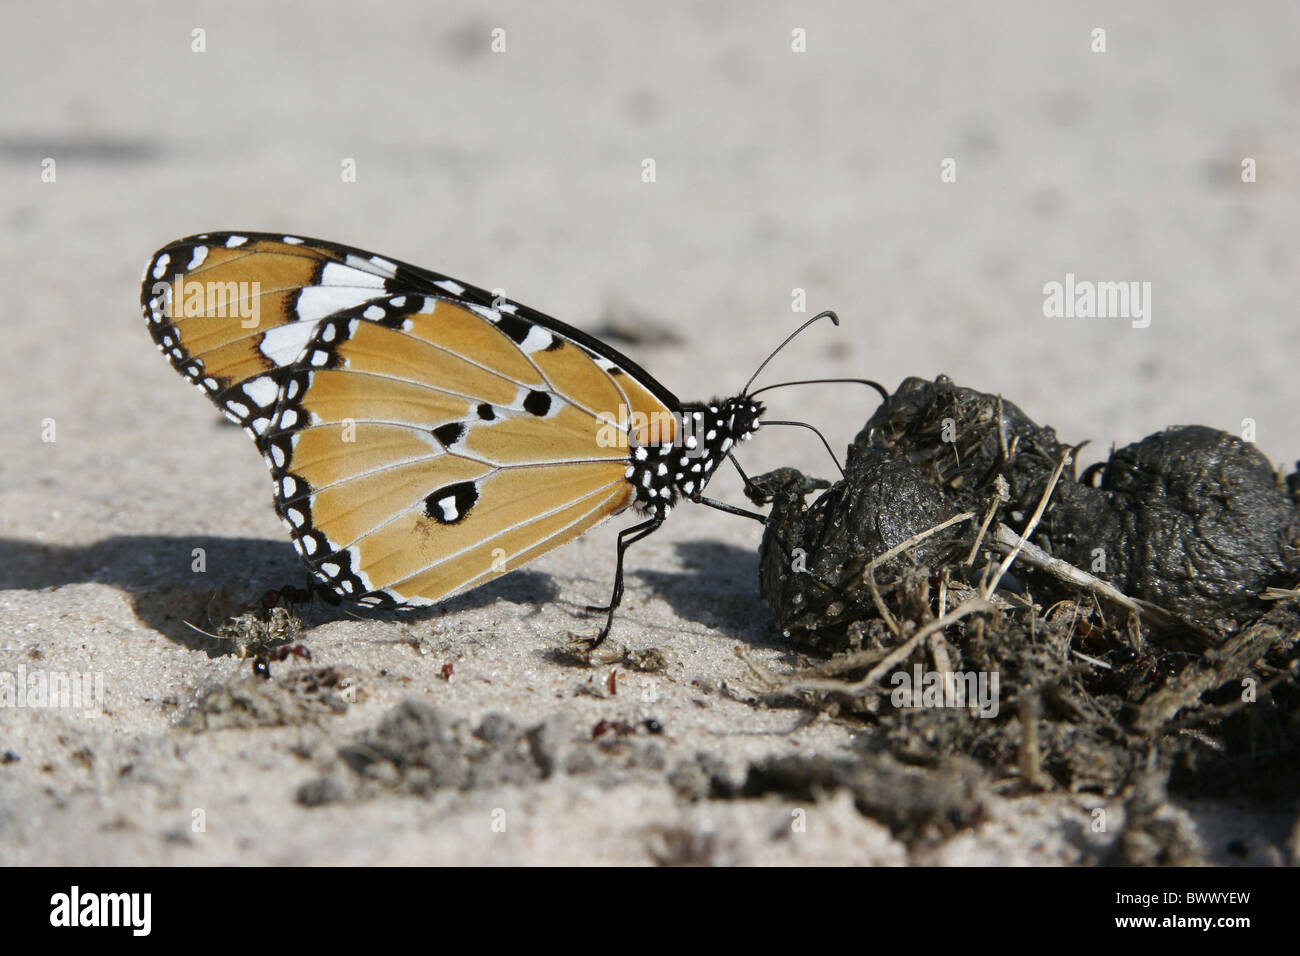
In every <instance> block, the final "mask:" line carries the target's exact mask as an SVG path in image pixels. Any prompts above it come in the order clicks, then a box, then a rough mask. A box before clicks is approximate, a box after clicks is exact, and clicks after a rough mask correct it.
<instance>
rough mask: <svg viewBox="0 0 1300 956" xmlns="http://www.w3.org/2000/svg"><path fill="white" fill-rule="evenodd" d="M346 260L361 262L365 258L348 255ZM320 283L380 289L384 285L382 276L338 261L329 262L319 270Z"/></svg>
mask: <svg viewBox="0 0 1300 956" xmlns="http://www.w3.org/2000/svg"><path fill="white" fill-rule="evenodd" d="M348 261H350V262H351V261H355V262H358V263H362V262H364V261H365V260H363V259H357V257H356V256H348ZM320 282H321V285H342V286H361V287H362V288H367V289H382V288H383V287H384V277H383V276H377V275H375V274H374V273H373V272H366V271H365V270H364V269H357V268H353V267H352V266H345V265H343V264H342V263H340V262H331V263H329V264H328V265H327V266H325V268H324V269H323V270H322V271H321V279H320Z"/></svg>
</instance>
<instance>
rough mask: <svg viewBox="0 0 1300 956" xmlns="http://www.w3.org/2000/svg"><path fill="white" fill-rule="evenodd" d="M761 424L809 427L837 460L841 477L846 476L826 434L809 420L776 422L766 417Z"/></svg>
mask: <svg viewBox="0 0 1300 956" xmlns="http://www.w3.org/2000/svg"><path fill="white" fill-rule="evenodd" d="M759 424H760V425H762V426H764V427H766V426H768V425H794V426H797V427H798V428H806V429H808V430H809V431H810V432H812V433H813V434H814V435H816V436H817V437H818V438H820V439H821V440H822V446H823V447H824V448H825V449H826V454H828V455H830V456H831V461H833V462H835V467H836V468H839V471H840V477H841V478H843V477H844V469H843V468H840V460H839V459H838V458H836V457H835V452H833V451H831V443H830V442H828V441H827V440H826V436H825V435H823V434H822V433H821V432H820V431H818V430H817V428H816V427H815V426H813V425H809V424H808V423H807V422H775V421H768V420H767V419H766V418H765V419H763V420H762V421H761V422H759Z"/></svg>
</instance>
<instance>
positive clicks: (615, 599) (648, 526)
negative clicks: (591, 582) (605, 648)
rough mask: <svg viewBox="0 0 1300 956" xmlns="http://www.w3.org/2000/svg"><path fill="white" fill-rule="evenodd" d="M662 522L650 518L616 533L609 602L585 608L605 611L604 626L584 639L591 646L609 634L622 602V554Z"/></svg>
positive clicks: (656, 528)
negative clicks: (615, 552) (612, 586)
mask: <svg viewBox="0 0 1300 956" xmlns="http://www.w3.org/2000/svg"><path fill="white" fill-rule="evenodd" d="M663 523H664V519H663V518H651V519H650V520H649V521H643V522H641V523H640V524H634V525H632V527H630V528H624V529H623V530H622V531H620V532H619V533H618V560H617V561H616V562H615V565H614V593H613V594H612V595H611V596H610V600H609V603H608V604H606V605H603V606H598V605H588V607H587V610H588V611H593V612H597V613H605V614H607V615H608V617H606V618H605V626H604V627H602V628H601V629H600V633H599V634H598V635H596V637H594V638H591V639H588V640H587V641H584V643H587V644H589V645H590V646H591V647H593V648H595V647H599V646H600V644H601V642H602V641H604V640H605V638H607V637H608V636H609V631H610V628H612V627H613V626H614V612H615V611H616V610H618V606H619V604H621V603H622V602H623V554H624V552H626V551H627V549H628V548H630V547H631V546H632V545H634V544H636V542H638V541H640V540H641V539H642V538H644V537H646V536H647V535H650V534H654V532H656V531H658V530H659V526H660V525H661V524H663Z"/></svg>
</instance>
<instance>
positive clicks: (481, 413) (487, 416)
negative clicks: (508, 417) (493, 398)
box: [478, 402, 497, 422]
mask: <svg viewBox="0 0 1300 956" xmlns="http://www.w3.org/2000/svg"><path fill="white" fill-rule="evenodd" d="M478 417H479V418H481V419H483V421H485V422H490V421H492V420H493V419H494V418H496V417H497V413H496V409H494V408H493V407H492V406H491V405H489V404H488V403H487V402H484V403H483V404H482V405H480V406H479V407H478Z"/></svg>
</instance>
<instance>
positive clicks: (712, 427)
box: [140, 232, 838, 646]
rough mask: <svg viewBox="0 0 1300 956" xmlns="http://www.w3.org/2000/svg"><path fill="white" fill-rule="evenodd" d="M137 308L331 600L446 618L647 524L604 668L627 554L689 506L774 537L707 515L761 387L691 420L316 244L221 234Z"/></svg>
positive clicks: (632, 386) (618, 573)
mask: <svg viewBox="0 0 1300 956" xmlns="http://www.w3.org/2000/svg"><path fill="white" fill-rule="evenodd" d="M140 303H141V307H142V309H143V312H144V317H145V321H146V322H147V324H148V328H149V331H150V333H151V334H152V336H153V340H154V342H155V343H156V344H157V346H158V349H159V350H160V351H161V352H162V353H163V354H164V355H165V356H166V357H167V358H168V359H169V360H170V362H171V364H172V367H173V368H175V369H176V371H178V372H179V373H180V374H181V375H183V376H184V377H185V378H186V379H188V380H189V381H190V382H191V383H192V384H194V385H195V386H196V387H197V388H198V389H199V390H200V391H201V392H203V394H205V395H206V396H207V397H208V398H209V399H210V400H211V401H212V402H213V403H214V404H215V405H216V406H217V407H218V408H219V409H220V410H221V411H222V413H223V414H225V415H226V417H227V418H229V419H230V420H231V421H233V422H236V423H237V424H239V425H240V426H242V427H243V428H244V430H245V431H246V432H247V433H248V434H249V436H250V437H251V438H252V439H253V441H254V442H255V443H256V445H257V449H258V451H259V452H260V453H261V455H262V457H263V459H264V460H265V462H266V465H267V467H268V468H269V469H270V472H271V478H272V480H273V483H274V501H275V510H276V513H277V514H278V515H279V517H280V519H281V520H282V521H283V523H284V526H285V527H286V528H287V529H288V532H289V535H290V537H291V539H292V541H293V546H294V548H295V549H296V550H297V552H298V555H299V556H300V558H301V559H302V561H303V563H304V564H305V565H306V566H307V568H308V569H309V570H310V571H311V573H312V575H313V576H314V578H315V581H316V582H317V587H318V588H320V589H323V590H324V591H325V592H326V594H327V595H330V594H332V595H333V596H335V597H337V598H341V599H345V600H348V601H352V602H356V603H359V604H362V605H368V606H371V607H378V608H400V607H411V606H419V605H428V604H434V603H436V602H439V601H442V600H443V599H445V598H448V597H450V596H452V595H454V594H458V593H460V592H462V591H466V590H469V589H471V588H474V587H477V586H479V585H481V584H484V583H486V582H488V581H490V580H493V579H494V578H496V577H498V576H499V575H500V574H503V573H505V572H507V571H512V570H515V569H517V568H519V567H522V566H523V565H525V564H527V563H528V562H530V561H532V560H534V559H535V558H538V557H540V556H541V555H543V554H546V553H547V552H549V551H551V550H552V549H554V548H557V547H559V546H560V545H562V544H564V543H565V542H567V541H570V540H572V539H574V538H576V537H577V536H579V535H580V534H582V533H584V532H585V531H587V530H588V529H590V528H592V527H594V526H595V525H597V524H599V523H601V522H603V521H604V520H606V519H608V518H610V517H612V516H614V515H617V514H620V513H621V512H623V511H625V510H628V509H629V508H630V509H632V510H633V511H634V512H635V513H636V514H638V515H639V516H640V517H641V519H642V520H641V521H640V522H638V523H637V524H634V525H631V526H629V527H627V528H624V529H622V530H621V531H620V532H619V534H618V556H617V561H616V565H615V578H614V589H613V593H612V595H611V597H610V601H609V603H608V604H606V605H600V606H592V607H590V608H588V610H590V611H596V612H602V613H605V614H606V615H607V617H606V620H605V623H604V627H603V628H602V629H601V631H600V633H599V635H598V636H597V637H596V638H594V639H593V640H591V641H590V642H589V643H590V644H591V645H592V646H595V645H597V644H599V643H600V642H601V641H603V640H604V639H605V637H606V636H607V635H608V634H609V631H610V628H611V627H612V624H613V619H614V611H615V609H616V608H617V607H618V606H619V603H620V602H621V600H622V597H623V556H624V553H625V552H626V551H627V549H628V548H629V547H630V546H631V545H632V544H634V543H635V542H637V541H640V540H642V539H643V538H645V537H646V536H647V535H649V534H652V533H653V532H654V531H656V530H657V529H658V528H659V527H660V526H661V525H662V524H663V523H664V520H665V519H666V518H667V517H668V515H669V513H670V512H671V511H672V510H673V507H674V505H676V504H677V503H678V502H679V501H682V500H689V501H693V502H698V503H702V504H707V505H710V506H712V507H716V508H720V509H721V510H724V511H729V512H733V513H738V514H744V515H746V516H748V517H751V518H756V519H757V520H759V521H762V520H763V518H762V516H761V515H756V514H754V513H752V512H748V511H744V510H743V509H738V508H735V507H733V506H731V505H728V504H725V503H723V502H718V501H714V500H713V499H710V498H706V497H705V496H704V494H703V492H704V489H705V488H706V487H707V485H708V483H709V480H710V479H711V478H712V477H713V475H714V473H715V472H716V470H717V468H718V466H719V464H720V463H721V462H722V461H723V460H724V459H726V458H728V457H730V458H731V460H732V462H733V463H735V459H734V457H731V449H732V448H733V446H734V445H736V443H738V442H740V441H744V440H747V439H749V438H751V437H752V436H753V435H754V434H755V433H756V432H757V431H758V429H759V426H760V419H761V416H762V415H763V412H764V406H763V404H762V403H761V402H758V401H756V400H755V399H754V398H753V396H752V395H749V394H746V393H747V391H748V388H749V385H746V387H745V389H744V390H742V391H741V392H740V394H738V395H736V396H734V397H731V398H723V399H714V400H712V401H708V402H681V401H679V400H678V399H677V397H676V396H674V395H673V393H672V392H670V391H669V390H668V389H667V388H665V387H664V386H663V385H662V384H661V383H659V382H658V381H657V380H655V379H654V378H653V377H652V376H651V375H649V374H648V373H647V372H646V371H645V370H644V369H642V368H641V367H640V366H638V365H637V364H636V363H635V362H633V361H632V360H631V359H629V358H628V357H627V356H625V355H622V354H620V353H619V352H618V351H616V350H615V349H613V348H611V347H610V346H609V345H607V344H605V343H603V342H601V341H599V340H598V339H596V338H593V337H592V336H590V335H587V334H585V333H583V332H581V331H579V330H578V329H575V328H573V327H571V326H568V325H566V324H564V323H563V322H560V321H558V320H557V319H553V318H551V317H550V316H547V315H543V314H542V313H540V312H537V311H535V310H533V309H530V308H528V307H526V306H523V305H520V304H519V303H516V302H513V301H510V300H508V299H506V298H504V297H503V296H499V295H493V294H492V293H489V292H487V291H485V290H483V289H479V288H476V287H474V286H472V285H469V284H467V283H464V282H461V281H459V280H457V279H453V278H450V277H448V276H445V275H440V274H439V273H436V272H431V271H429V270H427V269H422V268H419V267H416V266H412V265H408V264H406V263H403V262H399V261H397V260H395V259H390V258H387V257H384V256H379V255H375V254H373V253H369V252H365V251H362V250H360V249H355V248H351V247H349V246H345V245H340V244H338V243H334V242H327V241H323V240H319V239H308V238H304V237H299V236H293V235H280V234H272V233H257V232H213V233H204V234H202V235H197V236H191V237H189V238H186V239H180V240H177V241H175V242H172V243H170V244H168V245H166V246H164V247H163V248H162V249H160V250H158V251H157V252H156V253H154V255H153V257H152V258H151V259H150V260H149V263H148V265H147V266H146V267H145V272H144V276H143V281H142V287H141V293H140ZM823 314H824V315H829V316H830V317H831V318H832V320H833V321H835V322H836V324H838V320H837V319H835V316H834V314H833V313H823ZM820 317H821V316H818V318H820ZM811 321H815V320H810V322H809V323H805V326H806V325H807V324H811ZM791 338H793V336H791ZM786 341H787V342H788V341H789V339H787V340H786ZM783 344H784V343H783ZM778 351H779V349H778ZM773 354H775V353H773ZM770 358H771V356H769V360H770ZM764 365H766V362H765V363H764ZM761 370H762V367H761V366H760V369H759V371H761ZM757 374H758V373H757V372H756V373H755V376H757ZM752 383H753V378H751V379H750V384H752ZM773 424H775V423H773ZM782 424H784V423H782ZM736 467H737V468H739V465H738V464H737V465H736ZM741 474H742V477H744V473H743V472H741ZM746 480H747V479H746Z"/></svg>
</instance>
